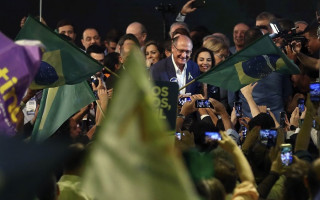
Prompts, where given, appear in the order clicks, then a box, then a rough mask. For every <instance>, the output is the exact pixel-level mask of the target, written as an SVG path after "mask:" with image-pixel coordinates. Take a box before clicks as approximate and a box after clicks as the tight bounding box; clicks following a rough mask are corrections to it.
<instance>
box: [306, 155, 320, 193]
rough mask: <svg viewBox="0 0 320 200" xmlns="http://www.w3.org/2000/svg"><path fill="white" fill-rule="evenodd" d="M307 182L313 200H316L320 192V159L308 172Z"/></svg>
mask: <svg viewBox="0 0 320 200" xmlns="http://www.w3.org/2000/svg"><path fill="white" fill-rule="evenodd" d="M307 181H308V189H309V191H310V194H311V198H314V197H315V196H316V195H317V194H318V193H319V191H320V158H318V159H317V160H315V161H314V162H313V163H312V165H311V167H310V169H309V171H308V176H307Z"/></svg>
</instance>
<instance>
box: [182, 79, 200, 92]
mask: <svg viewBox="0 0 320 200" xmlns="http://www.w3.org/2000/svg"><path fill="white" fill-rule="evenodd" d="M195 81H196V79H193V80H192V81H190V82H189V83H187V84H185V85H184V86H183V87H181V88H179V91H180V90H183V89H184V88H186V87H188V86H189V85H191V84H192V83H194V82H195Z"/></svg>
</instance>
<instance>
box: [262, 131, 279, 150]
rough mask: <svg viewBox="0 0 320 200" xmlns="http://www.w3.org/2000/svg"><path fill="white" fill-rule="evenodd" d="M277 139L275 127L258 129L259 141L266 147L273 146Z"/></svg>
mask: <svg viewBox="0 0 320 200" xmlns="http://www.w3.org/2000/svg"><path fill="white" fill-rule="evenodd" d="M276 139H277V130H276V129H261V130H260V141H261V143H262V144H264V145H266V146H267V147H272V146H275V144H276Z"/></svg>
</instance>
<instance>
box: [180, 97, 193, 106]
mask: <svg viewBox="0 0 320 200" xmlns="http://www.w3.org/2000/svg"><path fill="white" fill-rule="evenodd" d="M187 101H191V97H180V98H179V100H178V105H179V106H183V105H184V104H185V103H186V102H187Z"/></svg>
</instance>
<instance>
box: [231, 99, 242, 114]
mask: <svg viewBox="0 0 320 200" xmlns="http://www.w3.org/2000/svg"><path fill="white" fill-rule="evenodd" d="M233 106H234V108H235V110H236V116H237V117H242V102H239V101H236V102H234V103H233Z"/></svg>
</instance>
